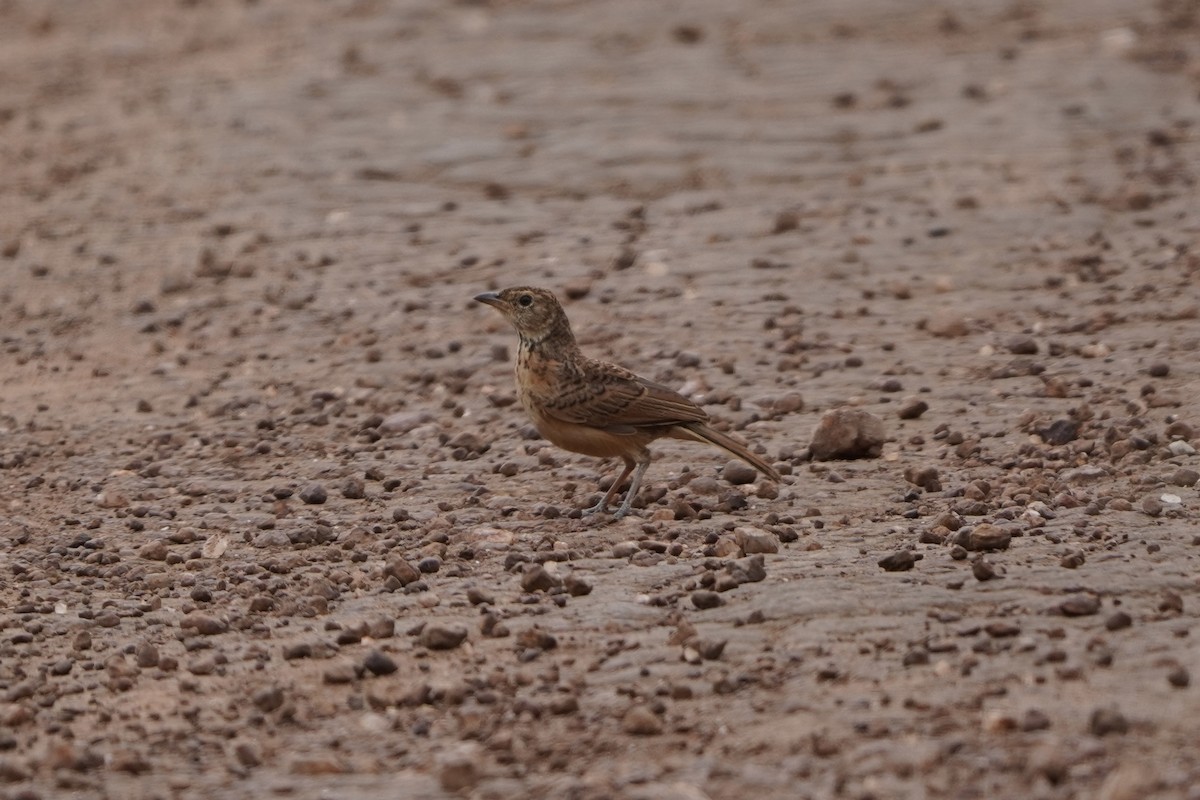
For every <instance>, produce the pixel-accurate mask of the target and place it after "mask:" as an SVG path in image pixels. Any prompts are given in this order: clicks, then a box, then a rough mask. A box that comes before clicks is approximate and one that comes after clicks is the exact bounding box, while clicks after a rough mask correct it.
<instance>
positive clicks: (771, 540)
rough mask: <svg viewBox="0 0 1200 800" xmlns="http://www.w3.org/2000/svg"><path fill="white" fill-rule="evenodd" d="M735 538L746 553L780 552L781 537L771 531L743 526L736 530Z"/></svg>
mask: <svg viewBox="0 0 1200 800" xmlns="http://www.w3.org/2000/svg"><path fill="white" fill-rule="evenodd" d="M733 538H734V541H736V542H737V544H738V547H740V548H741V550H742V552H743V553H745V554H746V555H751V554H753V553H778V552H779V537H778V536H776V535H775V534H773V533H771V532H770V531H764V530H760V529H758V528H747V527H742V528H737V529H735V530H734V532H733Z"/></svg>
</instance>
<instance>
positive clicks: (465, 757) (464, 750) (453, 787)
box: [437, 742, 483, 793]
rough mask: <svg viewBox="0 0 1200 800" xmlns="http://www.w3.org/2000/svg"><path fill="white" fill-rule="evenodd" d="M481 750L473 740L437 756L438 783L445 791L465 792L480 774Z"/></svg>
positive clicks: (476, 782) (481, 770)
mask: <svg viewBox="0 0 1200 800" xmlns="http://www.w3.org/2000/svg"><path fill="white" fill-rule="evenodd" d="M482 762H483V751H482V748H480V746H479V745H478V744H476V743H475V742H464V743H461V744H458V745H455V746H454V747H453V748H451V749H450V750H448V751H447V752H444V753H442V754H440V755H439V756H438V770H437V776H438V783H439V784H441V787H442V788H443V789H445V790H446V791H447V792H455V793H466V792H467V791H469V790H470V789H473V788H474V787H475V785H476V784H478V783H479V780H480V777H481V776H482V773H483V769H482Z"/></svg>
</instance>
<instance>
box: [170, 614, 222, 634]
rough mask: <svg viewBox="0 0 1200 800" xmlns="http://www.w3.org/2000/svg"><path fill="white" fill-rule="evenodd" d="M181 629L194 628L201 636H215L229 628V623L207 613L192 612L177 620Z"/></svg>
mask: <svg viewBox="0 0 1200 800" xmlns="http://www.w3.org/2000/svg"><path fill="white" fill-rule="evenodd" d="M179 627H180V628H181V629H183V630H188V629H192V630H195V631H196V633H198V634H199V635H201V636H216V635H217V634H219V633H225V631H227V630H229V623H227V622H225V621H224V620H221V619H217V618H216V617H212V616H209V615H208V614H199V613H192V614H188V615H187V616H186V617H184V618H183V619H181V620H180V621H179Z"/></svg>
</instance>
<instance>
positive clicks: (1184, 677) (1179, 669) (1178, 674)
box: [1167, 664, 1192, 689]
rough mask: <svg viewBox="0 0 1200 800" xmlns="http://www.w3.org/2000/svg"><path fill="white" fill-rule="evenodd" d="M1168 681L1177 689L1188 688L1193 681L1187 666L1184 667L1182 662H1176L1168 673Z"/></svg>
mask: <svg viewBox="0 0 1200 800" xmlns="http://www.w3.org/2000/svg"><path fill="white" fill-rule="evenodd" d="M1167 683H1169V684H1171V685H1172V686H1174V687H1175V688H1176V689H1186V688H1187V687H1188V686H1189V685H1191V683H1192V676H1191V673H1189V672H1188V671H1187V667H1184V666H1183V665H1182V664H1176V665H1175V666H1174V667H1172V668H1171V671H1170V672H1168V673H1167Z"/></svg>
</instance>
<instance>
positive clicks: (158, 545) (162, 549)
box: [138, 539, 170, 561]
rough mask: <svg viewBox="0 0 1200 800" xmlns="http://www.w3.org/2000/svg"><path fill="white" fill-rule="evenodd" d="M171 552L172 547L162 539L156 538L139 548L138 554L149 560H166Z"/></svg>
mask: <svg viewBox="0 0 1200 800" xmlns="http://www.w3.org/2000/svg"><path fill="white" fill-rule="evenodd" d="M169 552H170V548H168V547H167V543H166V542H165V541H163V540H162V539H155V540H154V541H153V542H147V543H146V544H144V545H142V546H141V547H140V548H138V556H140V557H141V558H144V559H146V560H147V561H165V560H166V558H167V554H168V553H169Z"/></svg>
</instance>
